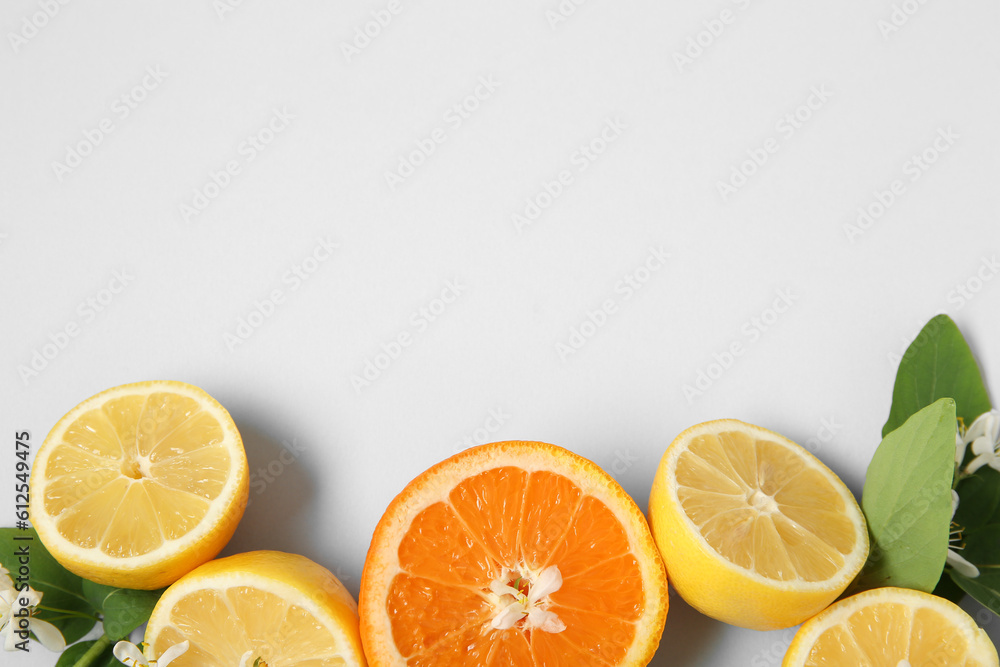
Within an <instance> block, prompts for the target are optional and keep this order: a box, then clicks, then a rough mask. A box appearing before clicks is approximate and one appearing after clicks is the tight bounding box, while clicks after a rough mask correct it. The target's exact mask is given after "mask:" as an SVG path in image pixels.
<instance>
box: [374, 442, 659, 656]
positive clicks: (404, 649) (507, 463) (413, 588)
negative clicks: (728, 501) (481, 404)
mask: <svg viewBox="0 0 1000 667" xmlns="http://www.w3.org/2000/svg"><path fill="white" fill-rule="evenodd" d="M666 586H667V581H666V574H665V572H664V568H663V564H662V561H661V560H660V557H659V554H658V553H657V550H656V546H655V544H654V543H653V539H652V535H651V534H650V532H649V527H648V525H647V524H646V521H645V518H644V517H643V515H642V512H641V511H640V510H639V508H638V507H637V506H636V504H635V503H634V502H633V501H632V499H631V498H630V497H629V496H628V495H627V494H626V493H625V492H624V491H623V490H622V488H621V487H620V486H619V485H618V484H617V483H616V482H615V481H614V480H613V479H611V477H609V476H608V475H607V474H606V473H605V472H604V471H603V470H601V469H600V468H599V467H598V466H597V465H595V464H594V463H592V462H591V461H588V460H587V459H584V458H582V457H580V456H578V455H576V454H573V453H572V452H569V451H567V450H565V449H562V448H560V447H556V446H554V445H549V444H544V443H540V442H499V443H493V444H489V445H483V446H481V447H475V448H472V449H469V450H466V451H464V452H462V453H460V454H458V455H456V456H453V457H452V458H450V459H448V460H446V461H444V462H442V463H439V464H437V465H436V466H434V467H432V468H431V469H429V470H427V471H426V472H424V473H423V474H421V475H419V476H418V477H417V478H416V479H414V480H413V481H412V482H411V483H410V484H409V485H408V486H407V487H406V488H405V489H404V490H403V492H402V493H401V494H399V496H397V497H396V498H395V499H394V500H393V501H392V503H391V504H390V505H389V508H388V509H387V510H386V512H385V514H384V516H383V517H382V519H381V521H379V524H378V526H377V527H376V529H375V535H374V537H373V540H372V544H371V548H370V549H369V551H368V558H367V560H366V562H365V567H364V574H363V576H362V580H361V596H360V612H361V634H362V641H363V643H364V647H365V653H366V655H367V656H368V661H369V663H370V664H371V665H373V666H374V667H382V666H386V667H387V666H397V665H398V666H402V665H406V666H408V667H430V666H432V665H433V666H434V667H459V666H468V667H473V666H476V667H490V666H496V667H500V666H506V665H518V666H530V665H547V666H553V667H555V666H559V665H573V666H574V667H577V666H581V665H600V666H601V667H608V666H609V665H610V666H618V665H646V664H648V663H649V661H650V659H651V658H652V656H653V653H654V652H655V650H656V645H657V643H658V641H659V638H660V635H661V634H662V632H663V624H664V620H665V618H666V614H667V588H666Z"/></svg>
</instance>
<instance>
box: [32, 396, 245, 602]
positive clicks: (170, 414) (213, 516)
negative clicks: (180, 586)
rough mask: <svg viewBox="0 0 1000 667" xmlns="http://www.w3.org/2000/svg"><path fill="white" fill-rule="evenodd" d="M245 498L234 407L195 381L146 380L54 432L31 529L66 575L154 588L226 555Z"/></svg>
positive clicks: (36, 486) (36, 484)
mask: <svg viewBox="0 0 1000 667" xmlns="http://www.w3.org/2000/svg"><path fill="white" fill-rule="evenodd" d="M248 491H249V475H248V472H247V460H246V453H245V452H244V451H243V441H242V440H241V439H240V434H239V432H238V431H237V430H236V425H235V424H233V420H232V418H230V416H229V413H228V412H226V409H225V408H223V407H222V406H221V405H219V404H218V402H216V401H215V399H213V398H212V397H211V396H209V395H208V394H206V393H205V392H204V391H203V390H201V389H199V388H198V387H193V386H191V385H189V384H184V383H182V382H167V381H156V382H140V383H136V384H126V385H122V386H119V387H114V388H113V389H108V390H107V391H105V392H102V393H100V394H97V395H96V396H93V397H91V398H88V399H87V400H86V401H84V402H83V403H81V404H80V405H78V406H76V407H75V408H73V409H72V410H70V411H69V413H68V414H66V416H64V417H63V418H62V419H60V420H59V422H58V423H57V424H56V425H55V427H54V428H53V429H52V431H51V432H50V433H49V435H48V437H46V438H45V442H44V443H43V444H42V446H41V447H39V449H38V454H37V456H36V458H35V463H34V466H33V468H32V471H31V499H30V512H31V521H32V523H33V524H34V526H35V528H36V529H37V530H38V535H39V537H40V538H41V540H42V542H43V543H44V544H45V546H46V548H48V550H49V551H50V552H51V553H52V555H53V556H55V558H56V560H58V561H59V562H60V563H62V565H63V566H64V567H65V568H66V569H68V570H70V571H72V572H75V573H76V574H78V575H80V576H81V577H84V578H86V579H90V580H91V581H95V582H97V583H101V584H106V585H109V586H117V587H122V588H143V589H154V588H161V587H163V586H166V585H167V584H169V583H171V582H173V581H175V580H176V579H177V578H178V577H180V576H181V575H182V574H184V573H185V572H188V571H190V570H191V569H193V568H194V567H196V566H198V565H200V564H201V563H204V562H205V561H207V560H209V559H210V558H212V557H214V556H215V555H216V554H217V553H219V551H220V550H221V549H222V547H223V546H225V544H226V542H228V541H229V538H230V537H232V535H233V532H234V531H235V530H236V525H237V524H238V523H239V520H240V518H241V517H242V516H243V510H244V508H245V507H246V502H247V494H248Z"/></svg>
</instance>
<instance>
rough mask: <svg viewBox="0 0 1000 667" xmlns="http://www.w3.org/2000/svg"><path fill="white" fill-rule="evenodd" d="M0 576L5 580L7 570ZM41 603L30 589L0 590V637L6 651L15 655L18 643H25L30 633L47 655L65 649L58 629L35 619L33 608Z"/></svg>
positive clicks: (2, 588) (13, 588)
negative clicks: (47, 650) (46, 650)
mask: <svg viewBox="0 0 1000 667" xmlns="http://www.w3.org/2000/svg"><path fill="white" fill-rule="evenodd" d="M3 576H4V577H7V574H6V570H4V575H3ZM7 578H8V579H9V577H7ZM41 601H42V594H41V593H39V592H38V591H36V590H35V589H33V588H32V587H31V586H28V587H26V588H25V589H24V590H22V591H19V590H17V589H16V588H15V587H14V586H13V585H11V586H10V587H9V588H5V587H2V586H0V636H2V637H3V648H4V650H5V651H16V650H17V644H18V643H19V641H18V640H20V641H24V640H26V639H27V638H28V633H29V632H31V633H34V635H35V638H36V639H38V641H39V643H41V645H42V646H44V647H45V648H47V649H49V650H50V651H62V650H63V649H64V648H66V640H65V639H63V636H62V633H61V632H59V629H58V628H57V627H56V626H54V625H52V624H51V623H49V622H48V621H43V620H42V619H40V618H36V617H35V616H34V614H35V607H37V606H38V604H39V603H40V602H41Z"/></svg>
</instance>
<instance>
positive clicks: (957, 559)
mask: <svg viewBox="0 0 1000 667" xmlns="http://www.w3.org/2000/svg"><path fill="white" fill-rule="evenodd" d="M957 510H958V492H957V491H954V490H952V492H951V518H952V521H954V520H955V512H956V511H957ZM952 536H954V538H953V537H952ZM961 539H962V531H961V530H960V529H957V530H953V531H951V532H950V533H949V535H948V544H949V545H950V544H951V543H952V541H953V540H954V541H955V542H956V545H955V548H954V549H948V559H947V561H946V562H947V564H948V565H951V566H952V568H954V569H955V571H956V572H958V573H959V574H962V575H965V576H966V577H969V578H970V579H975V578H976V577H978V576H979V568H978V567H976V566H975V565H973V564H972V563H970V562H969V561H967V560H965V559H964V558H962V557H961V556H959V555H958V552H957V551H956V550H955V549H961V548H962V547H960V546H958V544H957V542H960V541H961Z"/></svg>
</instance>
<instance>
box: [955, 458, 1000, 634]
mask: <svg viewBox="0 0 1000 667" xmlns="http://www.w3.org/2000/svg"><path fill="white" fill-rule="evenodd" d="M955 490H956V491H957V492H958V498H959V503H958V511H957V512H955V518H954V521H955V526H953V528H955V529H956V530H957V531H960V532H959V533H957V534H956V535H955V538H956V540H955V544H953V545H952V548H953V549H955V550H956V552H957V553H958V554H960V555H961V556H962V558H964V559H965V560H967V561H969V562H970V563H972V564H973V565H975V566H976V567H977V568H979V576H978V577H967V576H965V575H963V574H960V573H959V572H956V571H955V570H953V569H951V568H946V569H947V570H948V573H949V574H950V575H951V578H952V580H953V581H954V582H955V583H956V584H958V585H959V587H961V588H962V590H964V591H965V592H967V593H968V594H969V595H971V596H972V597H974V598H976V600H978V601H979V603H980V604H982V605H983V606H984V607H988V608H989V609H991V610H992V611H993V612H994V613H996V614H1000V472H998V471H996V470H994V469H993V468H990V467H988V466H987V467H983V468H980V469H979V470H977V471H976V472H975V473H974V474H972V475H970V476H968V477H965V478H963V479H961V480H960V481H959V483H958V486H957V487H956V489H955Z"/></svg>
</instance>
